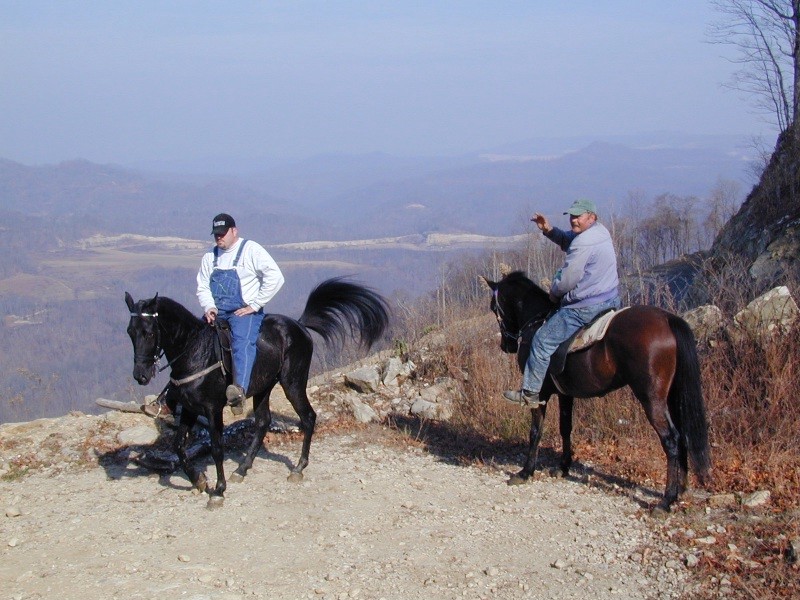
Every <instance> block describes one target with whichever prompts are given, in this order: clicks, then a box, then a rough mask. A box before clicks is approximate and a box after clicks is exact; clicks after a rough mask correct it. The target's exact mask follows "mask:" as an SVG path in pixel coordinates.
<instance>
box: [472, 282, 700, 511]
mask: <svg viewBox="0 0 800 600" xmlns="http://www.w3.org/2000/svg"><path fill="white" fill-rule="evenodd" d="M484 281H485V282H486V284H487V285H488V286H489V288H490V289H491V291H492V300H491V304H490V309H491V311H492V312H493V313H494V314H495V316H496V317H497V322H498V323H499V325H500V332H501V337H500V348H501V350H503V352H508V353H515V352H516V353H517V362H518V364H519V368H520V370H521V371H522V370H524V367H525V362H526V361H527V358H528V354H529V352H530V344H531V339H532V338H533V334H534V333H535V331H536V330H537V329H538V328H539V327H540V326H541V325H542V323H543V322H544V319H545V318H546V317H547V315H548V313H549V312H550V311H552V310H553V309H554V308H555V305H554V304H553V303H552V302H551V301H550V299H549V297H548V294H547V292H546V291H545V290H543V289H542V288H540V287H539V286H537V285H536V284H534V283H533V282H532V281H531V280H530V279H528V278H527V277H525V275H524V274H522V273H521V272H519V271H517V272H514V273H510V274H508V275H506V276H505V277H503V278H502V279H501V280H500V281H497V282H494V281H489V280H488V279H485V278H484ZM626 385H627V386H630V388H631V390H632V391H633V393H634V395H635V396H636V398H637V399H638V400H639V402H640V403H641V404H642V407H643V408H644V411H645V414H646V415H647V419H648V420H649V421H650V424H651V425H652V426H653V428H654V429H655V431H656V433H657V434H658V437H659V439H660V440H661V447H662V448H663V449H664V453H665V454H666V456H667V483H666V490H665V493H664V500H663V503H662V506H663V508H665V509H667V510H669V507H670V506H671V505H672V503H673V502H675V500H677V498H678V496H679V495H680V494H681V493H682V492H684V491H685V490H686V485H687V477H688V459H689V458H690V459H691V462H692V467H693V469H694V471H695V474H696V475H697V477H698V479H699V481H700V483H701V484H703V485H705V484H707V483H708V481H709V479H710V470H711V459H710V453H709V448H708V425H707V422H706V412H705V404H704V402H703V395H702V390H701V387H700V365H699V362H698V358H697V348H696V346H695V340H694V335H693V334H692V330H691V328H690V327H689V325H688V324H687V323H686V321H684V320H683V319H681V318H680V317H678V316H676V315H674V314H671V313H669V312H666V311H664V310H661V309H660V308H656V307H653V306H632V307H630V308H628V309H626V310H624V311H622V312H620V313H619V314H618V315H616V316H615V317H614V319H613V320H612V321H611V323H610V325H609V327H608V330H607V332H606V334H605V336H604V338H603V339H602V340H601V341H600V342H598V343H596V344H594V345H592V346H589V347H588V348H585V349H583V350H579V351H577V352H573V353H570V354H569V355H568V356H567V359H566V363H565V365H564V368H563V371H561V372H560V373H558V374H553V373H552V371H551V372H550V373H549V374H548V377H547V379H546V380H545V383H544V386H543V388H542V391H541V397H542V399H543V400H547V399H548V398H549V397H550V396H551V395H553V394H558V398H559V429H560V433H561V439H562V446H563V448H562V457H561V465H560V466H561V472H562V473H563V474H564V475H566V474H567V473H568V472H569V468H570V466H571V464H572V445H571V438H570V436H571V434H572V408H573V402H574V398H589V397H594V396H604V395H605V394H607V393H609V392H611V391H613V390H616V389H619V388H622V387H624V386H626ZM546 408H547V405H546V404H545V405H542V406H539V407H536V408H532V409H531V414H532V419H531V430H530V438H529V447H528V454H527V458H526V460H525V465H524V466H523V468H522V470H521V471H520V472H519V473H517V474H516V475H514V476H513V477H512V478H511V479H510V480H509V482H508V483H509V485H511V484H517V483H522V482H524V481H526V480H527V479H528V478H529V477H530V476H531V474H532V473H533V471H534V469H535V468H536V455H537V451H538V447H539V440H540V439H541V436H542V422H543V420H544V415H545V409H546Z"/></svg>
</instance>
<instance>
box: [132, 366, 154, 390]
mask: <svg viewBox="0 0 800 600" xmlns="http://www.w3.org/2000/svg"><path fill="white" fill-rule="evenodd" d="M155 375H156V365H155V363H153V364H151V365H142V364H138V363H137V364H134V365H133V378H134V379H135V380H136V382H137V383H138V384H139V385H147V384H148V383H150V380H151V379H153V377H155Z"/></svg>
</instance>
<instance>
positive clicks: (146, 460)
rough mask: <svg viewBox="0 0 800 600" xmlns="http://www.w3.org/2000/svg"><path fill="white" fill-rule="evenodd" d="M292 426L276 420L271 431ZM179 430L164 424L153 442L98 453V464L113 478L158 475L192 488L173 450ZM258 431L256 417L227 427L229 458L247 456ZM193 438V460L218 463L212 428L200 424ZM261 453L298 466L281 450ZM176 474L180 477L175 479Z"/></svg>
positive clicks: (203, 465) (170, 484)
mask: <svg viewBox="0 0 800 600" xmlns="http://www.w3.org/2000/svg"><path fill="white" fill-rule="evenodd" d="M291 429H292V428H291V426H290V425H287V424H283V423H281V422H280V421H278V420H276V421H275V422H274V423H273V426H271V427H270V432H271V433H286V432H288V431H290V430H291ZM175 434H176V430H175V428H174V427H168V426H166V425H164V426H161V427H160V435H159V437H158V439H156V441H155V442H153V443H152V444H131V445H129V446H123V447H120V448H116V449H114V450H109V451H107V452H98V453H96V456H97V460H98V464H99V465H100V466H101V467H102V468H103V469H104V470H105V472H106V477H107V478H108V479H109V480H112V481H116V480H120V479H123V478H135V477H152V476H154V475H155V476H158V477H159V482H160V483H161V485H164V486H166V487H170V488H174V489H179V490H190V489H192V485H191V483H190V482H189V479H188V477H187V476H186V475H185V473H183V471H182V470H181V466H180V461H179V460H178V456H177V454H175V452H174V451H173V447H174V439H175ZM254 434H255V423H254V421H253V419H252V418H247V419H242V420H240V421H236V422H235V423H232V424H230V425H228V426H226V427H225V428H224V430H223V444H224V447H225V458H226V459H230V460H233V461H234V462H236V463H241V462H242V461H243V460H244V456H245V453H246V448H247V444H249V441H250V439H252V437H253V435H254ZM191 437H192V441H191V443H190V444H189V446H188V448H187V455H188V457H189V461H190V462H198V463H199V466H200V467H201V468H202V469H207V468H208V467H210V466H213V465H214V460H213V459H212V457H211V438H210V436H209V433H208V429H207V428H205V427H204V426H202V425H199V424H198V425H196V426H195V428H194V429H193V430H192V432H191ZM258 457H259V458H262V459H264V460H267V461H271V462H274V463H281V464H283V465H284V466H285V467H286V469H287V471H291V469H292V468H293V467H294V464H293V463H292V461H291V459H290V458H289V457H288V456H284V455H282V454H278V453H276V452H273V451H271V450H268V449H267V448H265V447H263V446H262V448H261V449H260V450H259V452H258ZM175 476H177V477H178V479H177V480H176V479H175Z"/></svg>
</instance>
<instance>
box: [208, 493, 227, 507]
mask: <svg viewBox="0 0 800 600" xmlns="http://www.w3.org/2000/svg"><path fill="white" fill-rule="evenodd" d="M224 503H225V498H224V497H222V496H211V498H209V499H208V503H207V504H206V508H207V509H208V510H215V509H217V508H222V505H223V504H224Z"/></svg>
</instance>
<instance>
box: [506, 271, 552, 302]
mask: <svg viewBox="0 0 800 600" xmlns="http://www.w3.org/2000/svg"><path fill="white" fill-rule="evenodd" d="M503 281H504V282H505V283H507V284H509V285H511V286H513V287H515V288H519V289H520V291H521V293H522V294H525V293H529V292H530V293H534V294H538V295H540V296H547V295H548V292H547V291H546V290H544V289H543V288H541V287H540V286H538V285H536V284H535V283H534V282H533V281H531V280H530V278H528V276H527V275H525V273H523V272H522V271H514V272H512V273H509V274H508V275H506V276H505V277H504V278H503Z"/></svg>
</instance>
